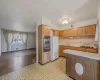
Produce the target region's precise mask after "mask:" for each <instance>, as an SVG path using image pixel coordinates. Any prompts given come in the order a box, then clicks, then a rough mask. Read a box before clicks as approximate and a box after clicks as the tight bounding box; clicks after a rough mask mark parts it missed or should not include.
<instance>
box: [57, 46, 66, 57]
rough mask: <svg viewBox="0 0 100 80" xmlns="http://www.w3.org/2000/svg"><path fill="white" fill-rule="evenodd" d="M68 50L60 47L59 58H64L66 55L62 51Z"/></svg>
mask: <svg viewBox="0 0 100 80" xmlns="http://www.w3.org/2000/svg"><path fill="white" fill-rule="evenodd" d="M66 49H68V47H65V46H60V47H59V56H61V57H66V54H65V53H64V50H66Z"/></svg>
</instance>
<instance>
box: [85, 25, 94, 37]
mask: <svg viewBox="0 0 100 80" xmlns="http://www.w3.org/2000/svg"><path fill="white" fill-rule="evenodd" d="M95 33H96V25H89V26H86V35H87V36H94V35H95Z"/></svg>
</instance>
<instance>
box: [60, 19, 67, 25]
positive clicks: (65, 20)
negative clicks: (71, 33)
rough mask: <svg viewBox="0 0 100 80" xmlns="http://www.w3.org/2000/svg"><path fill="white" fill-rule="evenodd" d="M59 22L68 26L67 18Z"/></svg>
mask: <svg viewBox="0 0 100 80" xmlns="http://www.w3.org/2000/svg"><path fill="white" fill-rule="evenodd" d="M60 22H61V23H62V24H68V22H69V19H68V18H67V17H62V18H61V20H60Z"/></svg>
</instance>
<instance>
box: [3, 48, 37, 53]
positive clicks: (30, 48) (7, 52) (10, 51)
mask: <svg viewBox="0 0 100 80" xmlns="http://www.w3.org/2000/svg"><path fill="white" fill-rule="evenodd" d="M24 50H36V48H29V49H23V50H16V51H7V52H2V53H8V52H18V51H24Z"/></svg>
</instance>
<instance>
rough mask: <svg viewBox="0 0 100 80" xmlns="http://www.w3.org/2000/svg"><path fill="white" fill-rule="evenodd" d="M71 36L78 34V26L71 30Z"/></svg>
mask: <svg viewBox="0 0 100 80" xmlns="http://www.w3.org/2000/svg"><path fill="white" fill-rule="evenodd" d="M70 34H71V35H70V36H72V37H74V36H77V28H73V29H71V30H70Z"/></svg>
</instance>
